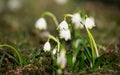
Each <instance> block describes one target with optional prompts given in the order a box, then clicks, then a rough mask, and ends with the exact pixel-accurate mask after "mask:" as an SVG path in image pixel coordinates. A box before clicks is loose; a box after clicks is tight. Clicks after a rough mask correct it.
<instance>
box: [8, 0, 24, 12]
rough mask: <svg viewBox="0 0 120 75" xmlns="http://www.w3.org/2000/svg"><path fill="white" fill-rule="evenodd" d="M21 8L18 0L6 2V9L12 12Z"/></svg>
mask: <svg viewBox="0 0 120 75" xmlns="http://www.w3.org/2000/svg"><path fill="white" fill-rule="evenodd" d="M21 6H22V3H21V1H20V0H8V7H9V9H10V10H12V11H15V10H18V9H19V8H21Z"/></svg>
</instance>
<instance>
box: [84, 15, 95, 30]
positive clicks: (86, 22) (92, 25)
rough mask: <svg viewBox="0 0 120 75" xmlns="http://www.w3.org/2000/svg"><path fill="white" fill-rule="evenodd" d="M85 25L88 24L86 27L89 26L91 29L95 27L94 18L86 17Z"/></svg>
mask: <svg viewBox="0 0 120 75" xmlns="http://www.w3.org/2000/svg"><path fill="white" fill-rule="evenodd" d="M85 26H86V28H89V29H92V28H93V27H95V22H94V18H93V17H88V18H86V20H85Z"/></svg>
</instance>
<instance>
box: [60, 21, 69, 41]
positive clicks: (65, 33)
mask: <svg viewBox="0 0 120 75" xmlns="http://www.w3.org/2000/svg"><path fill="white" fill-rule="evenodd" d="M58 29H59V36H60V38H64V39H65V40H66V41H67V40H69V39H71V34H70V30H69V28H68V23H67V22H66V21H62V22H61V23H60V24H59V26H58Z"/></svg>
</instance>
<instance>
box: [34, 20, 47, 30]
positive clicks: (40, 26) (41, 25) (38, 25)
mask: <svg viewBox="0 0 120 75" xmlns="http://www.w3.org/2000/svg"><path fill="white" fill-rule="evenodd" d="M35 27H36V28H38V29H40V30H45V29H47V22H46V20H45V19H44V18H40V19H38V20H37V21H36V23H35Z"/></svg>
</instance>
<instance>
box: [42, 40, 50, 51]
mask: <svg viewBox="0 0 120 75" xmlns="http://www.w3.org/2000/svg"><path fill="white" fill-rule="evenodd" d="M43 50H44V51H45V52H46V51H50V50H51V45H50V43H49V42H46V43H45V44H44V48H43Z"/></svg>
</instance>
